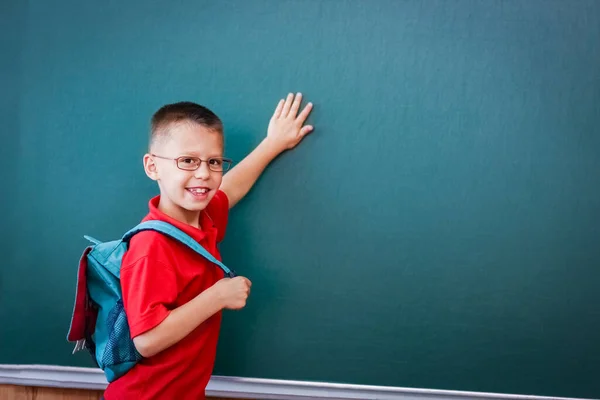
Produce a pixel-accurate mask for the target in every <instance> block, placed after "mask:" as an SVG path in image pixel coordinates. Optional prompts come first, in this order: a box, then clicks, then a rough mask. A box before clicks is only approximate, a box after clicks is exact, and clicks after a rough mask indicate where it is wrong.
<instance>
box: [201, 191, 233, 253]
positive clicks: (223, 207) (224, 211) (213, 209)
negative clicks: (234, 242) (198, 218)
mask: <svg viewBox="0 0 600 400" xmlns="http://www.w3.org/2000/svg"><path fill="white" fill-rule="evenodd" d="M206 213H207V214H208V216H209V217H210V219H211V220H212V221H213V223H214V225H215V227H216V228H217V243H218V242H220V241H222V240H223V238H225V232H226V230H227V222H228V219H229V199H228V198H227V195H226V194H225V192H223V191H222V190H218V191H217V193H216V194H215V196H214V197H213V198H212V200H211V201H210V203H209V204H208V206H207V207H206Z"/></svg>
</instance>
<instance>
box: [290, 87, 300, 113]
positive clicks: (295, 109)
mask: <svg viewBox="0 0 600 400" xmlns="http://www.w3.org/2000/svg"><path fill="white" fill-rule="evenodd" d="M301 103H302V93H296V98H295V99H294V102H293V103H292V107H291V108H290V114H289V116H291V117H292V118H296V114H298V109H299V108H300V104H301Z"/></svg>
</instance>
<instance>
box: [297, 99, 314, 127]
mask: <svg viewBox="0 0 600 400" xmlns="http://www.w3.org/2000/svg"><path fill="white" fill-rule="evenodd" d="M312 108H313V104H312V103H308V104H307V105H306V107H304V110H302V112H301V113H300V115H298V118H297V120H298V122H300V123H301V124H303V123H304V121H306V118H308V114H310V112H311V111H312Z"/></svg>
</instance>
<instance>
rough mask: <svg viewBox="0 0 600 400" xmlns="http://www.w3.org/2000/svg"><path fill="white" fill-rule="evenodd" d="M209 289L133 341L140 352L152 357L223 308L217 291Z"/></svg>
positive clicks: (173, 311)
mask: <svg viewBox="0 0 600 400" xmlns="http://www.w3.org/2000/svg"><path fill="white" fill-rule="evenodd" d="M211 289H212V288H209V289H207V290H205V291H204V292H202V293H200V294H199V295H198V296H196V297H195V298H194V299H192V300H191V301H189V302H187V303H186V304H184V305H182V306H180V307H177V308H176V309H174V310H172V311H171V312H170V313H169V315H168V316H167V318H165V319H164V320H163V321H162V322H161V323H160V324H159V325H158V326H156V327H155V328H153V329H151V330H149V331H148V332H145V333H143V334H141V335H139V336H137V337H135V338H134V339H133V343H134V345H135V347H136V349H137V350H138V352H139V353H140V354H141V355H142V356H144V357H151V356H153V355H155V354H158V353H160V352H161V351H163V350H165V349H167V348H169V347H171V346H173V345H174V344H175V343H177V342H179V341H180V340H182V339H183V338H184V337H186V336H187V335H188V334H189V333H190V332H192V331H193V330H194V329H196V328H197V327H198V326H199V325H200V324H202V323H203V322H204V321H206V320H207V319H209V318H210V317H211V316H213V315H214V314H216V313H217V312H219V311H220V310H221V309H222V308H223V307H222V304H221V301H220V299H219V297H218V295H217V293H216V291H215V290H211Z"/></svg>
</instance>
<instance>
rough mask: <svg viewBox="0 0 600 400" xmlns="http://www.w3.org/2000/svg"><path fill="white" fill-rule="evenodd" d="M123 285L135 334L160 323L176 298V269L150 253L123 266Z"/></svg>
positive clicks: (132, 330) (132, 333) (128, 314)
mask: <svg viewBox="0 0 600 400" xmlns="http://www.w3.org/2000/svg"><path fill="white" fill-rule="evenodd" d="M121 286H122V289H123V305H124V307H125V313H126V314H127V321H128V323H129V330H130V331H131V337H132V338H134V337H136V336H139V335H141V334H142V333H144V332H147V331H149V330H151V329H152V328H154V327H156V326H157V325H159V324H160V323H161V322H162V321H163V320H164V319H165V318H166V317H167V316H168V315H169V312H170V305H171V304H174V303H175V300H176V299H177V278H176V275H175V272H174V271H173V269H172V268H171V267H169V266H167V265H164V264H163V263H161V262H159V261H156V260H153V258H152V257H149V256H144V257H142V258H140V259H138V260H137V261H135V262H134V263H132V264H130V265H127V266H125V267H123V268H122V269H121Z"/></svg>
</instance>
